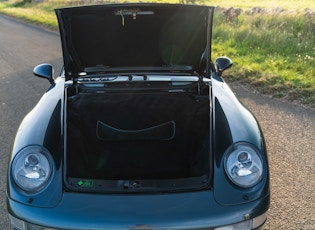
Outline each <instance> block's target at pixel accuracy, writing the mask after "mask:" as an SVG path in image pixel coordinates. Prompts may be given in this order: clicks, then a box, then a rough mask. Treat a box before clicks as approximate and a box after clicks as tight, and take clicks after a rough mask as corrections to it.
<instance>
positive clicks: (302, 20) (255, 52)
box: [0, 0, 315, 107]
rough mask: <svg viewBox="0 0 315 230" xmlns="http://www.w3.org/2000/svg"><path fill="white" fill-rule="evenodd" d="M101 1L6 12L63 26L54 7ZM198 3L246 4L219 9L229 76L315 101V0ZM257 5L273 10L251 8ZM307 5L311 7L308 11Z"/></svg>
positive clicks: (204, 0)
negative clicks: (235, 11)
mask: <svg viewBox="0 0 315 230" xmlns="http://www.w3.org/2000/svg"><path fill="white" fill-rule="evenodd" d="M180 1H181V0H178V1H176V0H173V1H161V0H160V1H159V0H155V1H154V2H159V3H164V2H170V3H178V2H180ZM192 1H193V0H182V2H192ZM101 2H102V1H95V0H85V1H84V0H81V1H69V0H56V1H47V0H46V1H44V2H38V3H24V2H23V1H12V0H9V1H1V0H0V12H1V13H4V14H8V15H12V16H15V17H19V18H22V19H24V20H27V21H29V22H32V23H36V24H40V25H43V26H46V27H48V28H51V29H57V21H56V17H55V15H54V12H53V9H54V8H58V7H63V6H73V5H82V4H91V3H101ZM107 2H108V1H107ZM116 2H117V1H116ZM131 2H136V1H131ZM142 2H145V1H142ZM148 2H149V1H148ZM151 2H152V1H151ZM193 2H194V1H193ZM198 3H201V4H206V5H213V6H220V7H224V8H226V9H228V8H230V7H234V8H241V9H242V12H241V14H240V15H239V16H237V17H232V18H231V17H227V14H225V13H224V12H223V11H222V10H219V9H218V10H216V13H215V21H214V30H213V42H212V43H213V47H212V48H213V53H212V56H213V58H214V59H215V57H217V56H221V55H224V56H229V57H230V58H231V59H232V60H233V62H234V66H233V68H232V69H231V70H229V71H228V72H227V73H226V74H225V79H227V80H228V81H231V80H239V81H242V82H244V83H246V84H249V85H251V86H253V87H255V88H256V89H257V90H258V91H260V92H261V93H265V94H268V95H272V96H274V97H280V98H286V99H289V100H295V101H299V102H301V103H303V104H307V105H309V106H311V107H315V60H314V59H315V32H314V31H315V9H312V7H313V6H315V0H304V1H303V0H301V1H295V0H282V1H281V0H279V1H274V0H266V1H261V0H259V1H258V0H246V1H244V0H243V1H241V0H234V1H232V0H221V1H219V0H213V1H210V0H200V1H198ZM254 7H260V8H261V9H262V10H264V11H267V12H264V13H258V14H247V13H246V11H248V10H250V9H253V8H254ZM306 8H311V9H309V10H308V11H305V9H306ZM280 9H281V10H280ZM282 10H283V12H280V11H282Z"/></svg>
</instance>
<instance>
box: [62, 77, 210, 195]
mask: <svg viewBox="0 0 315 230" xmlns="http://www.w3.org/2000/svg"><path fill="white" fill-rule="evenodd" d="M152 84H153V83H150V84H148V83H128V84H124V87H125V88H128V87H129V90H121V89H120V88H119V87H120V86H121V85H120V86H119V87H116V88H115V87H114V88H113V87H112V86H114V85H115V84H114V83H113V85H111V86H110V87H108V85H107V84H104V85H103V86H102V84H101V87H99V85H97V86H98V87H94V86H93V85H92V84H91V85H87V84H82V85H79V86H77V88H76V89H74V88H68V92H67V93H68V96H67V103H66V106H67V110H66V111H67V119H66V121H67V124H66V129H67V143H66V146H67V148H66V171H67V172H66V175H67V178H66V180H67V183H68V186H69V187H71V188H72V189H75V190H76V189H77V190H91V191H170V190H178V189H180V190H181V189H191V188H200V187H202V186H205V184H206V183H207V181H208V179H209V171H210V169H209V166H210V163H209V159H210V131H209V130H210V128H209V126H210V124H209V123H210V108H209V105H210V103H209V95H208V94H207V95H203V96H202V95H199V94H198V93H197V91H198V90H197V88H198V83H197V82H193V83H186V84H183V85H185V86H184V87H183V88H180V87H178V86H176V90H175V89H174V88H173V86H172V84H171V83H167V84H166V83H164V84H165V85H167V86H168V88H167V89H163V87H162V88H161V87H160V85H159V87H152ZM118 85H119V84H118ZM148 85H150V90H147V89H149V88H147V86H148ZM135 88H137V90H136V91H133V90H134V89H135ZM154 88H155V89H154ZM161 89H163V90H161Z"/></svg>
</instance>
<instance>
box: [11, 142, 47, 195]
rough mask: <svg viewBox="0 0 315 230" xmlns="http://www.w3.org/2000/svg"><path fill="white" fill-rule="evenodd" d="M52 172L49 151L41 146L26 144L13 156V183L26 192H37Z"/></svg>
mask: <svg viewBox="0 0 315 230" xmlns="http://www.w3.org/2000/svg"><path fill="white" fill-rule="evenodd" d="M51 172H52V164H51V160H50V158H49V153H48V151H47V150H46V149H44V148H43V147H41V146H28V147H26V148H24V149H22V150H21V151H20V152H19V153H17V155H16V156H15V158H14V160H13V162H12V176H13V179H14V181H15V183H16V184H17V185H18V186H19V187H20V188H21V189H23V190H25V191H27V192H38V191H39V190H40V189H42V188H43V187H44V186H45V185H46V184H47V182H48V180H49V178H50V175H51Z"/></svg>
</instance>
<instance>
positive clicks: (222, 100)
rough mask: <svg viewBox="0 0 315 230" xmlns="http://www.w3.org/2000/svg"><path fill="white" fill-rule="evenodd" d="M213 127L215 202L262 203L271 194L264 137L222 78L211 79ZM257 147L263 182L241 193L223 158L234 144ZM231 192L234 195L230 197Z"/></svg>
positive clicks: (252, 117)
mask: <svg viewBox="0 0 315 230" xmlns="http://www.w3.org/2000/svg"><path fill="white" fill-rule="evenodd" d="M212 94H213V95H212V101H213V107H214V108H213V113H214V115H213V124H214V125H213V126H214V130H213V132H214V152H215V153H214V158H215V159H214V184H215V185H216V186H215V187H214V192H215V198H216V200H217V201H218V202H219V203H221V204H226V205H230V204H237V203H244V202H249V201H253V200H256V199H259V198H260V197H262V196H265V195H266V194H268V193H269V174H268V172H269V169H268V159H267V155H266V146H265V141H264V137H263V134H262V131H261V128H260V127H259V124H258V122H257V121H256V119H255V117H254V116H253V115H252V113H250V112H249V110H248V109H246V108H245V107H244V106H243V105H242V104H241V103H240V102H239V100H238V99H237V98H236V96H235V95H234V93H233V92H232V91H231V89H230V87H229V86H228V85H227V84H226V83H225V82H224V81H223V79H222V78H220V77H219V76H213V77H212ZM238 142H247V143H251V144H252V145H254V146H255V147H256V148H258V149H259V151H260V152H261V153H262V157H263V158H264V162H266V163H265V164H264V166H263V167H264V176H263V180H262V181H261V182H260V183H259V184H258V185H256V186H254V187H253V188H251V189H240V188H239V187H237V186H236V185H234V184H233V183H231V181H230V180H229V179H228V177H227V176H226V174H225V172H224V159H225V158H224V156H225V153H226V151H227V149H228V147H229V146H231V145H232V144H233V143H238ZM231 192H232V193H233V194H234V195H233V196H230V195H229V194H231Z"/></svg>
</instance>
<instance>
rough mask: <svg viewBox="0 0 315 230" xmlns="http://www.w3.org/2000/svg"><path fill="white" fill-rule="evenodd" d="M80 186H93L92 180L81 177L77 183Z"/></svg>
mask: <svg viewBox="0 0 315 230" xmlns="http://www.w3.org/2000/svg"><path fill="white" fill-rule="evenodd" d="M77 184H78V185H79V186H80V187H93V186H94V180H88V179H81V180H79V181H78V183H77Z"/></svg>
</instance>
